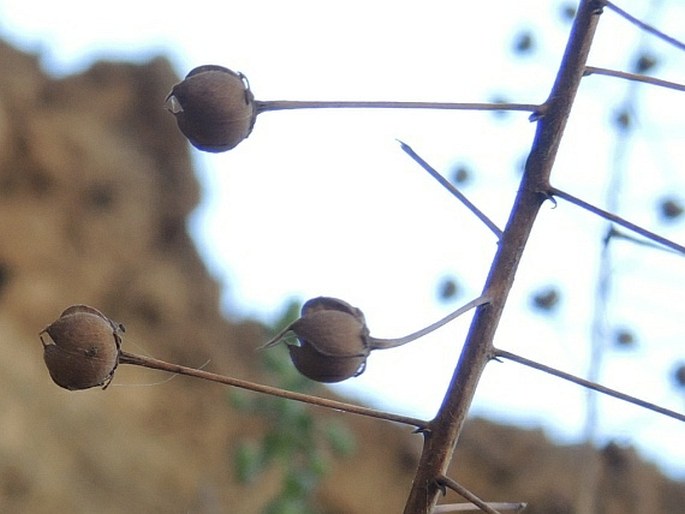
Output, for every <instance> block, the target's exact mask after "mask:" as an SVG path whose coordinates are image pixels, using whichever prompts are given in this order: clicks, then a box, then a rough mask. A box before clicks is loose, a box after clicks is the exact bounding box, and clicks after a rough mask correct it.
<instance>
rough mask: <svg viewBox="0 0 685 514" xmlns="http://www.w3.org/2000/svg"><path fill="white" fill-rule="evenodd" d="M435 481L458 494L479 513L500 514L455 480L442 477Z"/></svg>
mask: <svg viewBox="0 0 685 514" xmlns="http://www.w3.org/2000/svg"><path fill="white" fill-rule="evenodd" d="M437 481H438V485H440V486H441V487H446V488H449V489H452V490H453V491H454V492H455V493H457V494H459V495H460V496H462V497H463V498H464V499H466V500H468V501H470V502H471V503H472V504H473V505H475V506H476V507H478V509H480V510H481V511H483V512H487V513H488V514H501V513H500V512H499V511H497V510H495V508H494V507H492V506H491V505H489V504H487V503H486V502H484V501H483V500H481V499H480V498H479V497H478V496H476V495H475V494H473V493H472V492H471V491H469V490H468V489H467V488H466V487H464V486H463V485H461V484H460V483H459V482H457V481H456V480H452V479H451V478H449V477H446V476H444V475H443V476H440V477H438V479H437Z"/></svg>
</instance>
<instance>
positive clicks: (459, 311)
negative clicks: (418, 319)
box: [368, 296, 490, 350]
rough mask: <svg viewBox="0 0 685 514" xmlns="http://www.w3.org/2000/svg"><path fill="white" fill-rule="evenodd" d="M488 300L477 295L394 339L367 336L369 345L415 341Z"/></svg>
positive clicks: (392, 345)
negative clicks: (436, 318) (435, 319)
mask: <svg viewBox="0 0 685 514" xmlns="http://www.w3.org/2000/svg"><path fill="white" fill-rule="evenodd" d="M489 301H490V298H488V297H487V296H479V297H478V298H476V299H474V300H471V301H470V302H469V303H467V304H465V305H462V306H461V307H459V308H458V309H457V310H456V311H454V312H451V313H450V314H448V315H447V316H445V317H444V318H442V319H440V320H438V321H436V322H435V323H431V324H430V325H428V326H427V327H424V328H422V329H421V330H417V331H416V332H413V333H411V334H409V335H406V336H404V337H398V338H395V339H380V338H376V337H369V338H368V342H369V346H370V347H371V349H372V350H385V349H388V348H396V347H398V346H402V345H403V344H407V343H411V342H412V341H415V340H416V339H418V338H419V337H423V336H425V335H426V334H430V333H431V332H433V331H434V330H437V329H438V328H440V327H441V326H443V325H445V324H447V323H449V322H450V321H452V320H453V319H456V318H458V317H459V316H461V315H462V314H464V313H465V312H468V311H470V310H471V309H475V308H476V307H478V306H479V305H484V304H486V303H488V302H489Z"/></svg>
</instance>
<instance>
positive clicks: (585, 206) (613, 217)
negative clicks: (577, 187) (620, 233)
mask: <svg viewBox="0 0 685 514" xmlns="http://www.w3.org/2000/svg"><path fill="white" fill-rule="evenodd" d="M548 193H549V194H550V195H552V196H558V197H559V198H563V199H564V200H566V201H567V202H571V203H572V204H574V205H577V206H578V207H582V208H583V209H585V210H588V211H590V212H592V213H593V214H596V215H598V216H601V217H602V218H604V219H606V220H609V221H613V222H614V223H616V224H618V225H621V226H622V227H625V228H627V229H630V230H632V231H633V232H637V233H638V234H640V235H641V236H644V237H646V238H647V239H651V240H652V241H656V242H657V243H660V244H662V245H664V246H666V247H668V248H670V249H672V250H675V251H676V252H678V253H680V254H685V246H683V245H680V244H678V243H676V242H674V241H671V240H670V239H666V238H665V237H663V236H660V235H659V234H655V233H654V232H651V231H649V230H647V229H645V228H642V227H641V226H639V225H636V224H635V223H631V222H630V221H627V220H624V219H623V218H621V217H620V216H617V215H616V214H612V213H610V212H608V211H605V210H603V209H600V208H599V207H595V206H594V205H592V204H589V203H587V202H586V201H584V200H581V199H580V198H577V197H575V196H573V195H572V194H569V193H566V192H565V191H562V190H561V189H557V188H556V187H551V186H550V187H549V189H548Z"/></svg>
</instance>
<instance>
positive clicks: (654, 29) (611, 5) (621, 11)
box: [600, 0, 685, 50]
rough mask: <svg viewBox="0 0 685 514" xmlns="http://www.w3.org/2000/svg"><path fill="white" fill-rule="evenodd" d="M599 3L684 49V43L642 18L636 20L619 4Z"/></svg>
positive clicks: (601, 1)
mask: <svg viewBox="0 0 685 514" xmlns="http://www.w3.org/2000/svg"><path fill="white" fill-rule="evenodd" d="M600 3H602V4H603V5H605V6H606V7H608V8H609V9H611V10H612V11H614V12H615V13H616V14H618V15H619V16H622V17H623V18H625V19H626V20H628V21H629V22H630V23H632V24H633V25H635V26H637V27H640V28H641V29H642V30H644V31H645V32H649V33H650V34H653V35H655V36H656V37H658V38H659V39H662V40H664V41H666V42H667V43H670V44H672V45H673V46H675V47H676V48H679V49H680V50H685V43H681V42H680V41H678V40H677V39H676V38H674V37H671V36H669V35H668V34H664V33H663V32H661V31H660V30H658V29H656V28H654V27H652V26H651V25H649V24H648V23H645V22H644V21H642V20H638V19H637V18H636V17H635V16H633V15H631V14H628V13H627V12H626V11H624V10H623V9H621V8H620V7H619V6H617V5H616V4H614V3H613V2H610V1H609V0H600Z"/></svg>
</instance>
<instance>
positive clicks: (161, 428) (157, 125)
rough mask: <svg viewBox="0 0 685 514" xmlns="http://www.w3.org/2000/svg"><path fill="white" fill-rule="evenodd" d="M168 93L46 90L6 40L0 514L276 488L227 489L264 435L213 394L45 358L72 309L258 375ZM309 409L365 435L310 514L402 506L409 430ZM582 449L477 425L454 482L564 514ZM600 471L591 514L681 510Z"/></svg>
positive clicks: (2, 66) (0, 134)
mask: <svg viewBox="0 0 685 514" xmlns="http://www.w3.org/2000/svg"><path fill="white" fill-rule="evenodd" d="M177 80H178V77H176V76H175V74H174V73H173V71H172V69H171V67H170V65H169V64H168V62H167V61H166V60H164V59H161V58H160V59H156V60H153V61H151V62H149V63H147V64H144V65H133V64H123V63H104V62H103V63H98V64H96V65H94V66H93V67H92V68H90V69H89V70H87V71H86V72H84V73H83V74H80V75H77V76H73V77H68V78H65V79H60V80H55V79H52V78H50V77H48V76H46V75H45V74H44V73H43V72H42V71H41V69H40V67H39V65H38V62H37V59H36V58H35V57H34V56H30V55H25V54H23V53H20V52H18V51H16V50H14V49H12V48H10V47H8V46H6V45H4V44H0V352H1V355H0V386H1V387H0V426H1V427H2V431H1V435H0V512H18V513H21V512H26V513H32V514H40V513H55V512H69V513H72V514H79V513H93V512H97V513H101V514H108V513H122V512H145V513H153V512H160V513H162V512H163V513H173V512H179V513H181V512H184V513H185V512H192V513H238V514H243V513H245V514H251V513H258V512H261V511H262V509H263V507H264V505H265V504H266V503H267V502H268V501H269V498H270V496H271V495H272V494H273V492H274V491H275V490H276V489H277V487H278V485H277V484H278V478H279V477H278V473H277V472H269V473H267V474H266V475H265V477H264V480H261V481H258V482H257V483H255V484H251V485H239V484H238V482H237V481H236V479H235V473H234V467H233V464H232V455H233V451H234V448H235V447H236V444H237V441H240V440H242V439H243V438H245V437H248V436H253V435H254V434H259V433H262V432H263V431H264V423H265V421H264V418H262V417H259V416H256V415H250V414H246V413H245V412H244V411H237V410H235V409H234V408H233V407H232V405H231V402H230V401H229V396H228V393H227V390H226V388H223V387H221V386H218V385H216V384H209V383H202V382H199V381H195V380H190V379H187V378H182V377H176V378H175V379H174V380H171V381H169V382H163V381H164V380H166V379H167V378H168V377H166V376H163V375H159V374H155V373H154V372H151V371H145V370H140V369H125V368H126V367H121V368H120V369H118V370H117V372H116V376H115V380H114V382H113V384H112V385H111V386H110V387H109V388H108V389H107V390H106V391H104V392H103V391H99V390H97V389H91V390H88V391H84V392H68V391H65V390H62V389H60V388H58V387H57V386H56V385H54V384H53V383H52V381H51V380H50V378H49V376H48V372H47V370H46V368H45V366H44V364H43V360H42V354H41V352H42V348H41V345H40V342H39V339H38V333H39V331H40V330H42V329H43V328H44V327H45V326H46V325H47V324H48V323H50V322H51V321H53V320H54V319H56V318H57V317H58V316H59V314H60V312H61V311H62V310H63V309H64V308H66V307H67V306H69V305H72V304H80V303H85V304H89V305H92V306H94V307H97V308H98V309H100V310H101V311H102V312H104V313H106V314H107V316H109V317H110V318H112V319H114V320H115V321H117V322H121V323H124V324H125V325H126V329H127V331H126V336H125V337H124V342H123V344H124V347H125V348H126V349H127V350H129V351H133V352H136V353H145V354H150V355H153V356H155V357H158V358H162V359H165V360H168V361H172V362H178V363H182V364H186V365H189V366H197V367H199V366H203V365H204V364H205V363H206V362H207V361H208V360H209V361H210V362H209V364H208V365H207V367H208V369H211V370H213V371H217V372H223V373H226V374H230V375H233V376H236V377H240V378H245V379H252V380H258V381H265V382H269V380H270V377H268V376H266V375H264V373H263V372H262V371H260V367H259V365H258V361H259V358H258V356H257V354H256V353H255V352H254V348H255V347H256V346H258V345H259V344H260V343H261V342H263V341H264V340H265V334H264V333H263V330H262V329H261V328H260V327H259V326H258V325H256V324H252V323H231V322H229V321H227V320H226V319H225V318H224V317H222V315H221V314H220V311H219V301H218V300H219V289H218V286H217V284H216V283H215V282H214V281H213V280H212V279H211V278H210V276H209V274H208V273H207V271H206V269H205V267H204V265H203V263H202V261H201V259H200V258H199V256H198V254H197V252H196V250H195V248H194V246H193V243H192V241H191V239H190V238H189V236H188V233H187V231H186V218H187V216H188V214H189V213H190V212H191V210H192V209H193V208H194V207H195V205H196V204H197V202H198V200H199V187H198V184H197V182H196V180H195V178H194V175H193V171H192V168H191V164H190V158H189V150H188V148H189V147H188V145H187V143H186V141H185V140H184V139H183V137H182V136H181V135H180V133H179V132H178V130H177V128H176V125H175V122H174V120H173V117H172V116H170V115H169V114H168V113H166V112H165V111H164V109H163V105H162V104H163V100H164V97H165V95H166V94H167V93H168V91H169V89H170V88H171V86H172V85H173V84H174V83H176V82H177ZM159 382H163V383H161V384H158V385H150V384H153V383H159ZM312 412H313V413H314V414H315V415H316V416H317V417H318V416H328V417H335V418H336V419H340V420H343V421H344V422H345V423H346V424H348V426H349V427H350V428H351V429H352V431H353V432H355V433H357V434H360V435H359V436H358V437H357V452H356V453H355V454H354V455H352V456H349V457H346V458H340V459H338V460H335V461H334V464H333V466H332V469H331V472H330V474H329V475H328V478H327V480H326V481H325V482H324V483H323V484H322V486H321V488H320V489H319V491H318V493H317V497H318V498H319V501H320V505H321V509H322V512H327V513H341V514H357V513H358V514H368V513H394V512H401V510H402V507H403V505H404V501H405V498H406V494H407V492H408V488H409V486H410V484H411V479H412V476H413V472H414V468H415V465H416V462H417V457H418V455H419V450H420V443H421V441H420V436H416V435H410V434H409V430H408V429H404V428H398V427H395V426H392V425H389V424H387V423H383V422H377V421H370V420H366V419H361V418H357V417H354V416H341V415H339V414H335V413H327V412H325V413H324V412H322V411H320V410H315V409H313V410H312ZM361 434H363V435H361ZM579 455H580V453H579V449H578V448H555V447H553V446H552V445H550V444H549V443H548V442H547V441H546V439H545V438H544V436H543V435H542V434H541V433H540V432H526V431H521V430H515V429H510V428H504V427H498V426H494V425H491V424H489V423H486V422H484V421H473V422H471V425H470V426H469V429H468V430H467V431H466V432H465V434H464V436H463V438H462V441H461V442H460V445H459V447H458V450H457V455H456V459H455V462H456V463H457V464H458V465H459V469H458V471H457V472H456V473H455V474H454V477H455V478H456V479H458V480H459V481H461V482H463V483H464V484H465V485H467V486H469V487H472V488H473V489H474V490H475V491H476V492H477V493H478V494H480V495H481V496H483V497H485V498H487V499H491V500H493V501H503V500H509V501H513V500H516V501H527V502H530V503H531V507H530V508H529V510H527V512H531V513H536V512H537V513H542V512H545V513H570V512H573V507H572V506H573V504H574V498H575V497H576V496H577V494H578V491H577V487H578V486H577V484H578V483H579V478H578V472H577V470H578V469H579V466H580V461H581V458H580V457H579ZM597 458H598V463H599V466H600V475H599V476H600V478H601V481H600V488H601V491H602V496H601V498H602V501H601V505H600V507H601V510H599V511H598V512H603V513H613V512H621V513H656V512H676V511H677V510H678V508H680V507H682V505H685V488H684V487H683V486H682V485H680V484H675V483H672V482H669V481H667V480H666V479H664V478H663V477H662V476H661V475H659V474H658V473H657V472H656V471H655V470H654V469H653V468H652V467H650V466H648V465H644V464H642V463H640V461H639V459H638V458H637V457H636V456H635V454H634V452H632V451H631V450H626V449H623V448H620V447H618V446H612V447H608V448H607V449H605V451H604V452H602V453H601V454H600V455H599V456H598V457H597ZM448 500H450V501H458V500H457V499H455V498H453V497H450V498H449V499H448Z"/></svg>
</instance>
